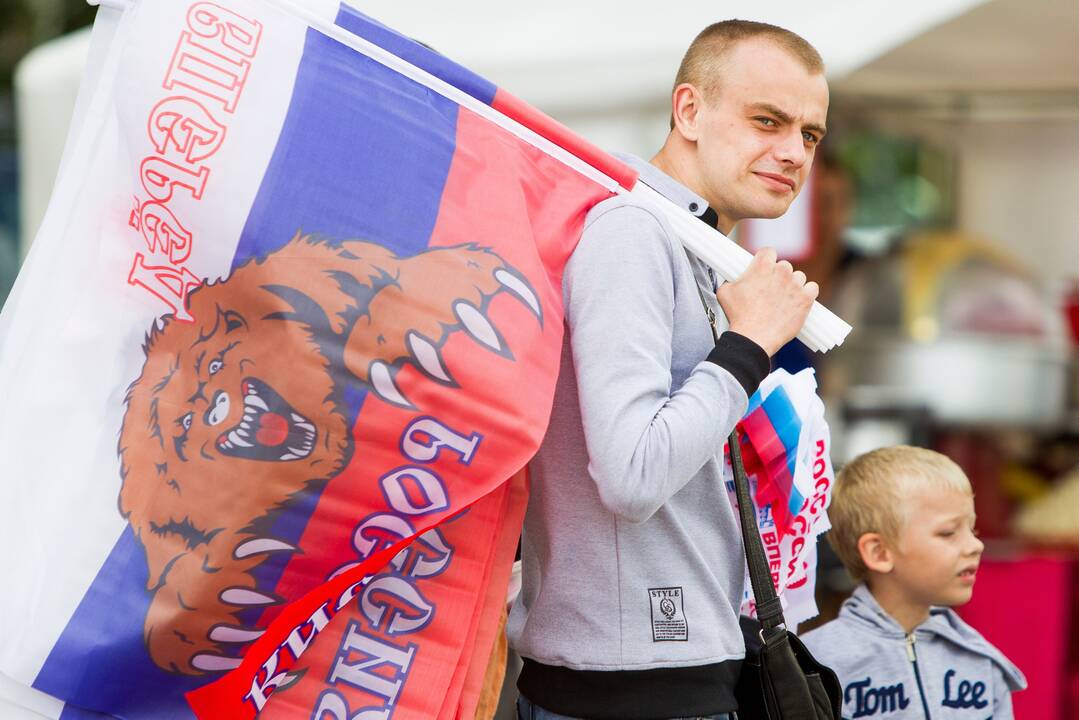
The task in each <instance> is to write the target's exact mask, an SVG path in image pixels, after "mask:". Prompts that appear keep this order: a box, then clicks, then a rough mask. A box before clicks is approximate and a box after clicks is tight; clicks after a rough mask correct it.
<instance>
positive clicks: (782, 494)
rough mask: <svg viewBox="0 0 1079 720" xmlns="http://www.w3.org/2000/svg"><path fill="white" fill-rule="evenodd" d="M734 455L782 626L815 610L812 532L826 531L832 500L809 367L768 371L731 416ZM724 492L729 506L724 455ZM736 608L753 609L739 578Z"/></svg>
mask: <svg viewBox="0 0 1079 720" xmlns="http://www.w3.org/2000/svg"><path fill="white" fill-rule="evenodd" d="M738 431H739V437H740V438H741V449H742V459H743V462H744V464H745V468H746V474H747V475H748V478H749V485H750V492H751V494H752V496H753V501H754V505H755V510H756V512H757V525H758V527H759V529H760V534H761V541H762V543H763V545H764V550H765V554H766V555H767V557H768V563H769V567H770V569H771V571H772V582H773V583H774V584H775V587H776V592H777V593H778V594H779V597H780V599H781V600H782V601H783V609H784V616H785V618H786V620H787V623H788V624H789V625H790V627H794V626H796V625H797V624H798V623H801V622H805V621H806V620H809V619H810V618H813V617H815V616H816V615H817V613H818V611H817V603H816V599H815V595H814V594H815V590H816V567H817V538H818V537H819V536H820V535H821V534H822V533H824V532H826V531H827V530H828V529H829V528H830V527H831V524H830V523H829V522H828V513H827V508H828V504H829V503H830V502H831V499H832V486H833V485H834V482H835V471H834V470H833V468H832V460H831V450H832V442H831V436H830V434H829V432H828V424H827V423H826V422H825V420H824V403H823V402H821V400H820V398H819V397H818V396H817V382H816V378H815V377H814V373H813V371H812V370H808V369H807V370H802V371H801V372H799V373H797V374H795V375H791V374H790V373H788V372H787V371H786V370H776V371H775V372H773V373H772V374H771V375H769V376H768V377H767V378H765V379H764V382H762V383H761V387H760V389H758V390H757V392H756V394H754V395H753V397H751V398H750V400H749V409H748V410H747V411H746V414H745V416H744V417H743V418H742V420H741V421H740V422H739V423H738ZM726 472H727V481H726V483H727V493H728V496H729V497H730V500H731V503H732V504H734V505H735V506H736V507H737V499H736V496H735V492H734V475H733V471H732V470H731V468H730V459H729V456H728V460H727V466H726ZM745 588H746V590H745V598H744V601H743V604H742V612H743V614H746V615H749V616H751V617H755V616H756V604H755V601H754V599H753V591H752V589H751V585H750V582H749V574H748V571H747V573H746V580H745Z"/></svg>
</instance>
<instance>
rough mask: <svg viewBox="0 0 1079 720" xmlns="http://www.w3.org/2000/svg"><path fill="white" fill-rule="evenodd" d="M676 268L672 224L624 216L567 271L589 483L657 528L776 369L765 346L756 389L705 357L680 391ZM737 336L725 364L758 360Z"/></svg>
mask: <svg viewBox="0 0 1079 720" xmlns="http://www.w3.org/2000/svg"><path fill="white" fill-rule="evenodd" d="M675 260H676V258H675V257H674V256H673V253H672V250H671V241H670V240H669V239H668V237H667V235H666V232H665V230H664V228H663V227H662V226H661V225H660V222H659V221H658V220H657V219H656V218H655V217H654V216H652V215H651V214H650V213H648V212H647V211H645V210H642V209H640V208H636V207H627V206H622V207H618V208H615V209H612V210H609V211H607V212H605V213H604V214H602V215H600V216H599V217H597V218H595V219H594V221H593V222H592V223H591V225H590V226H589V227H588V229H587V230H586V232H585V234H584V235H583V236H582V238H581V242H580V244H579V245H578V246H577V249H576V250H575V251H574V253H573V255H572V257H571V259H570V261H569V263H568V264H567V265H566V274H565V282H564V295H565V301H566V320H567V323H568V325H569V339H570V344H571V346H572V349H573V360H574V370H575V371H576V375H577V387H578V390H579V394H580V407H581V419H582V422H583V426H584V435H585V444H586V446H587V448H588V459H589V464H588V469H589V474H590V475H591V477H592V479H593V480H594V481H595V483H596V486H597V489H598V491H599V496H600V500H601V501H602V502H603V504H604V506H605V507H606V508H607V509H608V510H610V511H611V512H612V513H614V514H616V515H619V516H621V517H623V518H626V519H629V520H631V521H633V522H641V521H644V520H646V519H647V518H649V517H650V516H651V515H652V514H653V513H655V512H656V510H657V509H659V508H660V507H661V506H662V505H663V504H664V503H665V502H667V500H668V499H669V498H670V497H671V496H672V495H674V494H675V493H676V492H678V491H679V490H680V489H681V488H682V487H683V486H684V485H685V484H686V483H687V482H689V480H690V479H691V478H692V477H693V476H694V474H695V473H697V472H698V471H699V470H700V469H701V467H702V466H703V465H704V464H705V463H706V462H707V461H708V460H709V459H710V458H713V457H715V456H716V454H717V453H718V452H719V451H720V448H722V447H723V441H724V439H725V438H726V436H727V434H728V433H730V431H731V429H732V428H733V427H734V424H735V423H736V422H737V421H738V419H739V418H740V417H741V416H742V413H744V412H745V409H746V405H747V403H748V397H747V396H748V393H750V392H752V391H754V390H756V385H757V383H759V382H760V380H761V379H762V378H763V377H764V375H765V374H766V373H767V371H768V368H767V365H768V360H767V355H765V354H764V351H763V350H760V348H759V347H758V348H757V352H759V353H760V354H761V356H762V363H761V364H762V365H763V372H760V373H757V374H755V375H754V377H753V378H752V379H751V380H750V381H749V382H745V381H744V380H740V379H739V375H738V374H737V369H736V368H733V367H730V368H729V367H725V366H724V364H723V362H722V358H707V359H706V358H705V357H701V358H700V362H699V364H698V365H697V366H696V368H695V369H694V370H693V371H692V373H691V374H690V376H689V378H688V379H687V380H686V381H685V383H684V384H683V385H682V386H681V387H678V388H673V387H672V380H671V363H672V352H673V349H672V346H671V344H672V336H673V334H674V311H675V274H674V273H675V269H674V263H675ZM678 260H680V261H681V262H686V261H685V258H684V257H681V258H678ZM691 300H692V301H693V302H698V298H697V297H696V296H695V295H694V296H693V297H692V298H691ZM701 315H702V317H703V315H704V311H703V310H701ZM730 335H733V333H725V334H724V336H723V337H721V338H720V345H717V346H716V347H717V350H716V351H715V352H714V353H713V355H716V354H717V353H718V354H722V353H720V351H721V350H724V349H725V348H726V349H729V350H730V352H729V354H730V355H731V356H739V355H745V354H746V351H745V348H744V347H742V348H736V347H734V341H736V340H738V339H739V338H738V337H735V338H733V339H732V338H730V337H728V336H730ZM741 340H742V341H743V344H744V343H750V341H748V340H745V339H744V338H741ZM750 344H752V343H750ZM728 345H730V348H728V347H727V346H728ZM743 374H745V373H743ZM746 385H749V387H746Z"/></svg>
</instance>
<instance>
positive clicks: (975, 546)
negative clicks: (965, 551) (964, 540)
mask: <svg viewBox="0 0 1079 720" xmlns="http://www.w3.org/2000/svg"><path fill="white" fill-rule="evenodd" d="M970 537H971V540H973V542H972V543H971V545H970V554H971V555H981V554H982V551H983V550H985V543H984V542H982V539H981V538H980V537H978V536H977V535H971V536H970Z"/></svg>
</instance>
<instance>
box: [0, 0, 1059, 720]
mask: <svg viewBox="0 0 1079 720" xmlns="http://www.w3.org/2000/svg"><path fill="white" fill-rule="evenodd" d="M113 2H119V0H113ZM354 4H356V5H357V7H359V8H360V9H361V10H362V11H364V12H366V13H368V14H370V15H372V16H374V17H375V18H377V19H379V20H381V21H383V22H385V23H386V24H388V25H390V26H391V27H394V28H396V29H398V30H400V31H402V32H404V33H406V34H408V35H411V36H412V37H414V38H416V39H419V40H422V41H424V42H425V43H427V44H429V45H431V46H432V47H434V48H435V49H437V50H439V51H440V52H442V53H444V54H446V55H448V56H449V57H451V58H453V59H455V60H457V61H458V62H461V63H462V64H464V65H466V66H468V67H470V68H472V69H474V70H476V71H478V72H480V73H481V74H483V75H485V76H487V77H488V78H489V79H491V80H493V81H494V82H496V83H497V84H499V85H500V86H502V87H504V88H507V89H508V90H509V91H510V92H512V93H513V94H515V95H517V96H519V97H521V98H523V99H525V100H527V101H529V102H531V103H532V104H534V105H536V106H538V107H539V108H540V109H542V110H544V111H546V112H548V113H549V114H551V115H553V116H554V117H555V118H557V119H559V120H561V121H562V122H564V123H565V124H567V125H569V126H570V127H571V128H573V129H574V130H576V131H578V132H580V133H581V134H583V135H585V136H586V137H588V138H589V139H591V140H592V141H593V142H595V143H597V144H599V145H600V146H602V147H604V148H605V149H608V150H622V151H628V152H632V153H635V154H638V155H641V156H643V157H646V158H647V157H651V155H652V154H653V153H654V152H655V151H656V150H657V149H658V148H659V147H660V145H661V144H662V142H663V139H664V137H665V136H666V133H667V117H668V112H669V109H668V93H669V91H670V85H671V81H672V79H673V75H674V71H675V69H676V67H677V64H678V61H679V59H680V58H681V54H682V53H683V52H684V50H685V48H686V46H687V45H688V44H689V42H690V41H691V40H692V38H693V36H694V35H695V34H696V33H697V32H698V31H699V30H700V29H701V28H703V27H704V26H705V25H707V24H709V23H710V22H714V21H716V20H719V19H724V18H727V17H741V18H746V19H753V20H761V21H765V22H772V23H776V24H779V25H782V26H784V27H787V28H789V29H791V30H794V31H795V32H798V33H799V34H801V35H803V36H804V37H805V38H806V39H807V40H809V41H810V42H811V43H813V44H814V45H815V46H816V47H817V48H818V49H819V50H820V51H821V54H822V56H823V57H824V59H825V62H826V64H827V66H828V75H829V81H830V85H831V89H832V103H831V111H830V114H829V120H828V125H829V134H828V137H827V139H826V141H825V144H824V145H823V146H822V147H821V150H820V151H819V154H818V159H817V161H816V166H815V168H814V172H813V175H812V177H811V181H810V183H809V185H808V186H807V187H806V189H805V191H803V193H802V195H801V196H800V197H799V199H798V201H797V202H796V203H795V205H794V206H793V207H792V209H791V211H790V212H789V213H788V214H787V215H786V216H784V217H783V218H781V219H779V220H775V221H752V222H747V223H743V224H742V225H741V226H740V227H739V228H738V231H737V239H738V240H739V242H741V243H742V244H743V245H745V246H747V247H749V248H750V249H754V248H756V247H760V246H763V245H773V246H776V247H778V248H780V250H781V252H782V254H783V255H784V256H786V257H788V258H790V259H791V260H792V261H794V262H795V263H796V264H798V265H799V266H800V267H802V268H804V269H805V270H806V272H807V274H808V275H809V276H810V277H811V278H812V279H815V280H818V281H819V282H820V283H821V285H822V295H823V298H822V299H823V300H824V302H825V304H827V305H828V306H829V307H831V308H832V309H833V310H835V311H836V312H838V313H839V314H840V315H841V316H842V317H843V318H845V319H846V320H847V321H849V322H851V323H852V324H853V325H854V326H855V328H856V329H855V332H854V333H853V334H852V335H851V337H850V339H849V340H848V341H847V342H846V343H845V344H844V345H843V346H842V347H841V348H840V349H838V350H836V351H833V352H831V353H829V354H828V355H826V356H817V355H812V354H811V353H809V352H807V351H806V350H805V348H804V347H801V346H800V345H799V344H798V343H797V341H795V343H792V344H791V345H790V346H788V347H787V348H785V349H784V350H783V352H782V353H781V356H780V357H779V358H778V362H779V363H780V364H782V365H783V366H784V367H787V368H788V369H790V370H798V369H801V368H804V367H809V366H812V367H815V368H816V370H817V372H818V377H819V379H820V382H821V387H822V394H823V395H824V396H825V399H826V404H827V406H828V412H829V416H830V423H831V427H832V433H833V439H834V442H835V448H836V457H834V458H833V459H834V461H835V463H836V465H837V467H838V466H841V465H842V463H843V462H844V461H846V460H848V459H849V458H851V457H853V456H854V455H856V454H858V453H860V452H863V451H865V450H869V449H872V448H874V447H879V446H882V445H888V444H894V443H897V442H902V443H908V444H916V445H923V446H927V447H932V448H934V449H937V450H939V451H941V452H944V453H945V454H947V455H949V456H950V457H952V458H953V459H954V460H955V461H956V462H958V463H959V464H960V465H961V466H962V467H963V468H964V469H965V470H966V471H967V473H968V475H969V476H970V478H971V481H972V483H973V484H974V487H975V492H976V506H977V511H978V517H979V524H980V526H981V531H982V535H983V537H984V538H986V540H987V551H986V557H985V561H984V564H983V568H982V570H981V572H980V573H979V580H978V585H977V591H976V592H975V596H974V600H973V601H972V602H971V603H970V604H969V605H967V606H966V607H964V608H962V609H961V613H962V614H963V615H964V616H965V617H966V618H967V619H968V621H970V622H971V623H972V624H974V625H975V627H977V628H978V629H979V630H981V631H982V632H983V633H984V634H985V635H986V636H987V637H988V638H989V639H990V640H991V641H992V642H994V643H995V644H996V645H998V646H999V647H1000V648H1001V649H1002V650H1004V652H1005V653H1006V654H1007V655H1008V656H1009V657H1011V658H1012V659H1013V660H1014V661H1015V662H1016V663H1017V664H1018V665H1019V666H1020V667H1021V668H1022V669H1023V670H1024V671H1025V672H1026V674H1027V677H1028V679H1029V680H1030V683H1031V687H1030V689H1029V690H1027V691H1026V692H1024V693H1021V694H1020V695H1018V696H1016V698H1015V703H1016V714H1017V717H1019V718H1021V719H1022V720H1065V718H1072V717H1079V613H1077V610H1076V606H1077V603H1075V602H1074V600H1075V598H1076V593H1077V591H1079V580H1077V578H1079V573H1077V572H1076V565H1077V563H1079V370H1077V367H1079V365H1077V362H1076V343H1077V337H1079V201H1077V200H1076V199H1075V197H1076V196H1077V195H1079V162H1076V160H1077V159H1079V52H1076V48H1077V47H1079V3H1076V2H1057V1H1055V0H990V1H988V2H985V1H981V0H957V1H953V0H936V1H935V2H923V1H921V0H913V1H911V2H907V3H902V4H901V3H892V2H886V1H885V0H867V1H866V2H861V3H857V4H854V3H848V2H841V1H839V0H832V1H829V0H822V1H820V2H817V3H813V4H805V3H793V2H777V3H770V4H769V8H767V9H765V10H762V9H761V8H759V7H757V5H758V4H756V3H750V2H725V3H720V4H717V3H706V2H701V1H698V0H689V1H686V2H681V3H679V4H678V9H677V13H672V16H668V17H657V12H658V11H657V6H656V5H655V3H644V2H632V1H629V0H621V1H620V2H614V1H613V0H593V1H592V2H589V3H587V6H583V5H585V4H583V3H571V2H569V1H568V0H550V1H549V2H546V3H543V4H542V5H536V6H534V7H529V8H523V7H519V6H518V4H515V3H496V2H494V0H473V1H472V2H469V3H464V4H462V3H453V4H448V3H427V2H415V3H390V2H389V1H388V0H371V1H370V2H359V1H358V0H357V2H355V3H354ZM462 5H466V6H467V7H462ZM95 10H96V9H95V8H94V7H92V6H89V5H87V4H86V3H85V2H83V1H82V0H0V302H2V301H3V299H4V298H5V297H6V296H7V293H8V291H9V290H10V287H11V285H12V283H13V282H14V280H15V276H16V274H17V271H18V267H19V264H20V262H21V260H22V258H24V257H25V255H26V253H27V252H28V250H29V248H30V247H31V245H32V239H33V236H34V233H35V232H36V229H37V226H38V224H39V223H40V221H41V218H42V216H43V214H44V212H45V208H46V206H47V203H48V198H49V194H50V191H51V187H52V183H53V180H54V178H55V175H56V170H57V167H58V165H59V161H60V157H61V153H62V149H63V143H64V138H65V136H66V133H67V129H68V128H67V126H68V119H69V117H70V115H71V111H72V108H73V106H74V102H75V95H76V92H77V89H78V83H79V80H80V77H81V75H82V69H83V67H84V65H85V62H86V56H87V52H88V48H89V31H88V29H87V27H86V26H87V25H88V24H89V23H91V22H92V20H93V16H94V13H95ZM674 15H676V16H674ZM818 588H819V594H820V604H821V608H822V611H823V612H822V617H821V619H822V620H826V619H830V618H831V617H833V616H834V614H835V612H836V610H837V608H838V604H839V603H840V602H841V601H842V599H843V598H844V597H845V595H846V593H848V592H849V591H850V589H851V584H850V581H849V579H848V578H847V577H846V574H845V572H844V571H843V570H842V568H841V567H840V566H839V565H838V563H837V562H836V561H835V560H834V556H831V555H830V554H829V553H828V552H827V549H826V548H823V547H822V559H821V568H820V575H819V581H818Z"/></svg>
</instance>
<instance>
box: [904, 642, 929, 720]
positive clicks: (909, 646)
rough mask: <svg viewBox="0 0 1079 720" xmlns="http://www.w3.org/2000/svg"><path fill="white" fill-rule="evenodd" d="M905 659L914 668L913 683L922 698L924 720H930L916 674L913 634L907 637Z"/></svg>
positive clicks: (923, 689)
mask: <svg viewBox="0 0 1079 720" xmlns="http://www.w3.org/2000/svg"><path fill="white" fill-rule="evenodd" d="M907 658H908V659H909V660H910V664H911V665H913V666H914V681H915V682H916V683H918V695H920V696H921V698H922V710H924V711H925V720H931V718H930V717H929V703H928V702H926V700H925V688H923V687H922V675H921V673H919V672H918V655H917V653H915V652H914V633H909V634H908V635H907Z"/></svg>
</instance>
